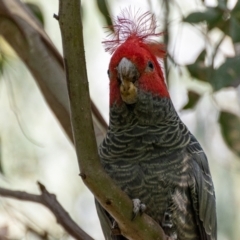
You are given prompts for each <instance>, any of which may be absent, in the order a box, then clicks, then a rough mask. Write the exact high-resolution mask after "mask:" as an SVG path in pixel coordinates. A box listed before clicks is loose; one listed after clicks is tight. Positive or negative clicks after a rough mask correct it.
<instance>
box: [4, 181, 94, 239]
mask: <svg viewBox="0 0 240 240" xmlns="http://www.w3.org/2000/svg"><path fill="white" fill-rule="evenodd" d="M38 186H39V188H40V191H41V194H40V195H38V194H31V193H27V192H23V191H13V190H9V189H6V188H0V196H2V197H9V198H14V199H17V200H23V201H31V202H35V203H39V204H42V205H44V206H46V207H47V208H48V209H49V210H50V211H51V212H52V213H53V214H54V216H55V217H56V220H57V222H58V223H59V224H60V225H61V226H62V227H63V228H64V229H65V230H66V231H67V232H68V233H69V234H70V235H71V236H73V237H74V238H76V239H79V240H93V238H91V237H90V236H89V235H88V234H87V233H85V232H84V231H83V230H82V229H81V228H80V227H79V226H78V225H77V224H76V223H75V222H74V221H73V220H72V219H71V217H70V216H69V214H68V213H67V212H66V211H65V210H64V208H63V207H62V205H61V204H60V203H59V202H58V201H57V198H56V196H55V195H54V194H52V193H49V192H48V191H47V189H46V188H45V186H44V185H43V184H41V183H40V182H38Z"/></svg>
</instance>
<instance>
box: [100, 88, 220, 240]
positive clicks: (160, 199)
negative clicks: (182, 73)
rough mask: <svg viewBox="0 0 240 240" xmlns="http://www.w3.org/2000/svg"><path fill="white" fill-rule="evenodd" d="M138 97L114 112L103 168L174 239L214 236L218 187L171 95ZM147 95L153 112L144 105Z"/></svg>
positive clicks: (102, 150) (102, 154) (103, 150)
mask: <svg viewBox="0 0 240 240" xmlns="http://www.w3.org/2000/svg"><path fill="white" fill-rule="evenodd" d="M138 96H139V101H138V103H137V104H135V105H134V106H131V107H130V108H129V106H127V105H122V106H121V108H119V107H115V106H113V107H112V109H111V111H110V114H111V116H110V126H109V130H108V132H107V136H106V138H105V140H104V141H103V143H102V144H101V146H100V148H99V155H100V159H101V162H102V165H103V167H104V169H105V170H106V172H107V173H108V174H109V175H110V177H111V178H112V179H113V180H114V181H115V183H116V184H117V185H118V186H119V187H120V188H121V189H122V190H123V191H124V192H126V193H127V194H128V196H129V197H130V198H131V199H134V198H139V199H140V200H141V201H142V202H143V203H144V204H146V205H147V210H146V213H147V214H149V215H150V216H151V217H153V218H154V219H155V220H156V221H157V222H158V223H159V224H160V225H161V226H162V227H163V229H164V230H165V232H166V234H168V235H169V236H171V237H172V239H179V240H188V239H189V240H190V239H191V240H193V239H212V240H213V239H216V237H215V236H216V217H215V215H216V213H215V195H214V189H213V184H212V179H211V175H210V172H209V167H208V162H207V158H206V156H205V154H204V152H203V150H202V148H201V146H200V144H199V143H198V142H197V140H196V139H195V137H194V136H193V135H192V134H191V133H190V132H189V131H188V129H187V127H186V126H185V125H184V124H183V123H182V121H181V120H180V118H179V117H178V115H177V113H176V111H175V109H174V107H173V105H172V102H171V100H170V99H169V98H159V97H157V96H154V97H153V96H152V94H149V93H147V92H144V91H142V92H139V94H138ZM141 99H143V100H141ZM149 99H151V103H152V107H153V108H154V111H152V109H149V108H147V107H146V102H148V101H149ZM120 123H121V124H120ZM200 236H201V237H200Z"/></svg>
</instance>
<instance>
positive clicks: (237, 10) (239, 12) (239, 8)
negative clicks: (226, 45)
mask: <svg viewBox="0 0 240 240" xmlns="http://www.w3.org/2000/svg"><path fill="white" fill-rule="evenodd" d="M231 15H232V16H234V17H235V18H236V19H237V20H238V21H240V1H237V3H236V5H235V6H234V8H233V10H232V12H231Z"/></svg>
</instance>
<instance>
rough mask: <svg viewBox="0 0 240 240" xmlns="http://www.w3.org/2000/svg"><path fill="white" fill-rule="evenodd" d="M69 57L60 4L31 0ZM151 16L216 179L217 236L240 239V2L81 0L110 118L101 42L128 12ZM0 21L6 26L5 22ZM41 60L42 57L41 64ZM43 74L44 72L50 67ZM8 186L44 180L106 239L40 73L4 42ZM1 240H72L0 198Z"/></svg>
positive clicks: (46, 219) (2, 125) (40, 211)
mask: <svg viewBox="0 0 240 240" xmlns="http://www.w3.org/2000/svg"><path fill="white" fill-rule="evenodd" d="M24 3H26V4H27V5H28V7H29V8H30V9H31V11H32V12H33V13H34V14H35V16H36V17H37V18H38V19H39V20H40V22H41V24H42V27H43V28H44V29H45V31H46V32H47V34H48V35H49V36H50V38H51V40H52V41H53V43H54V45H55V46H56V47H57V49H58V50H59V51H60V52H61V51H62V49H61V36H60V32H59V26H58V22H57V21H56V19H54V18H53V14H54V13H57V12H58V1H57V0H52V1H47V0H41V1H40V0H31V1H24ZM129 6H131V8H133V9H139V8H140V9H141V10H142V11H143V12H144V11H151V12H153V13H154V14H155V15H156V17H157V20H158V25H159V30H160V31H163V32H164V35H163V37H162V39H161V41H163V42H164V43H165V44H166V49H167V53H168V54H167V56H166V58H165V59H164V61H162V62H161V64H162V65H163V66H164V70H165V76H166V80H167V83H168V87H169V91H170V95H171V98H172V100H173V103H174V105H175V107H176V109H177V110H178V112H179V115H180V117H181V119H182V120H183V121H184V122H185V124H186V125H187V126H188V128H189V129H190V130H191V131H192V132H193V134H194V135H195V136H196V137H197V139H198V140H199V142H200V143H201V145H202V146H203V148H204V150H205V152H206V154H207V156H208V159H209V164H210V168H211V172H212V177H213V180H214V183H215V190H216V197H217V213H218V235H219V240H238V239H239V236H240V229H239V225H240V190H239V182H240V160H239V157H240V87H239V84H240V1H236V0H228V1H227V0H218V1H217V0H205V1H204V0H202V1H200V0H182V1H181V2H180V1H177V0H165V1H164V0H145V1H141V3H140V1H137V0H135V1H134V0H132V1H130V0H118V1H117V0H112V1H110V0H108V1H107V0H83V1H82V17H83V24H84V40H85V51H86V62H87V70H88V77H89V82H90V91H91V97H92V99H93V101H94V102H95V104H96V105H97V107H98V108H99V110H100V112H101V113H102V115H103V117H104V118H105V119H106V121H108V77H107V68H108V62H109V59H110V57H111V56H110V55H109V54H107V53H105V52H104V49H103V47H102V45H101V41H102V40H103V39H104V38H106V36H107V33H106V29H104V28H103V27H105V26H109V25H111V21H112V18H111V17H112V16H116V15H117V14H119V13H120V11H121V10H122V9H124V8H125V7H129ZM0 21H1V20H0ZM37 57H38V56H36V58H37ZM43 71H44V69H43ZM0 139H1V141H0V153H1V154H0V185H1V186H2V187H7V188H11V189H18V190H24V191H27V192H32V193H36V192H38V189H37V185H36V181H37V180H39V181H41V182H42V183H44V184H45V186H46V187H47V189H48V190H49V191H50V192H53V193H55V194H56V195H57V198H58V200H59V201H60V202H61V203H62V205H63V206H64V207H65V209H66V210H67V211H68V212H69V213H70V215H71V216H72V217H73V219H74V220H75V221H76V222H77V223H78V224H79V225H80V226H81V227H82V228H83V229H85V231H87V232H88V233H89V234H90V235H91V236H92V237H93V238H94V239H97V240H101V239H103V236H102V233H101V229H100V225H99V223H98V219H97V216H96V212H95V206H94V202H93V196H92V195H91V193H90V192H89V191H88V190H87V189H86V187H85V186H84V185H83V184H82V182H81V179H80V177H79V176H78V173H79V170H78V166H77V160H76V156H75V153H74V149H73V146H72V144H71V143H70V142H69V141H68V139H67V138H66V136H65V135H64V133H63V131H62V129H61V127H60V126H59V124H58V122H57V121H56V119H55V117H54V116H53V114H52V112H51V110H50V109H49V107H48V106H47V104H46V102H45V101H44V99H43V97H42V95H41V92H40V91H39V89H38V87H37V85H36V83H35V82H34V80H33V77H32V76H31V74H30V73H29V71H28V70H27V68H26V67H25V65H24V63H23V62H22V61H21V60H20V59H19V58H18V56H17V55H16V53H15V52H14V50H13V49H12V48H11V47H10V46H9V45H8V43H7V42H6V41H5V40H4V39H3V38H1V39H0ZM0 239H71V237H70V236H68V234H66V233H65V232H64V230H63V229H62V228H61V227H60V226H59V225H58V224H57V223H56V220H55V218H54V216H53V215H52V214H51V213H50V212H49V211H48V210H47V209H46V208H44V207H42V206H40V205H38V204H33V203H29V202H21V201H17V200H12V199H7V198H2V197H1V198H0Z"/></svg>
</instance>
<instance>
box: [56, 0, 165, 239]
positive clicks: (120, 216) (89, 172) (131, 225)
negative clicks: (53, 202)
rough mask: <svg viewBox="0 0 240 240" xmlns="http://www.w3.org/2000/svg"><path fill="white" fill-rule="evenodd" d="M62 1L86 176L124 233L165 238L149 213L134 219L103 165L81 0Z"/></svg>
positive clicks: (64, 38) (72, 97)
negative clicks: (93, 111) (92, 106)
mask: <svg viewBox="0 0 240 240" xmlns="http://www.w3.org/2000/svg"><path fill="white" fill-rule="evenodd" d="M59 2H60V4H59V16H58V17H59V24H60V28H61V32H62V41H63V52H64V59H65V64H66V71H67V81H68V89H69V95H70V103H71V114H72V125H73V131H74V139H75V146H76V150H77V155H78V159H79V160H78V161H79V166H80V170H81V176H82V179H83V181H84V183H85V184H86V185H87V186H88V188H89V189H90V190H91V191H92V192H93V193H94V195H95V196H96V198H97V199H98V201H99V202H100V203H101V205H102V206H103V207H104V208H105V209H106V210H107V211H108V212H109V213H110V214H111V215H112V216H113V217H114V219H116V221H117V222H118V224H119V227H120V229H121V232H122V234H123V235H124V236H126V237H127V238H128V239H137V240H141V239H142V240H144V239H145V240H146V239H148V240H151V239H154V240H157V239H159V240H160V239H165V235H164V233H163V231H162V229H161V228H160V226H159V224H157V223H156V222H155V221H153V219H151V218H150V217H149V216H147V215H146V214H143V215H142V216H137V217H136V219H135V220H134V221H132V220H131V218H132V202H131V200H130V199H129V198H128V196H127V195H126V194H125V193H123V192H122V191H121V190H120V189H119V188H118V187H117V186H116V185H115V184H114V183H113V181H112V180H111V179H110V177H109V176H108V175H107V174H106V173H105V171H104V170H103V169H102V166H101V164H100V161H99V157H98V153H97V144H96V142H95V140H94V134H93V131H92V119H91V114H90V98H89V92H88V81H87V73H86V66H85V57H84V47H83V36H82V23H81V16H80V1H79V0H73V1H64V0H60V1H59ZM77 63H78V64H77ZM82 116H84V119H83V118H82Z"/></svg>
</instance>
